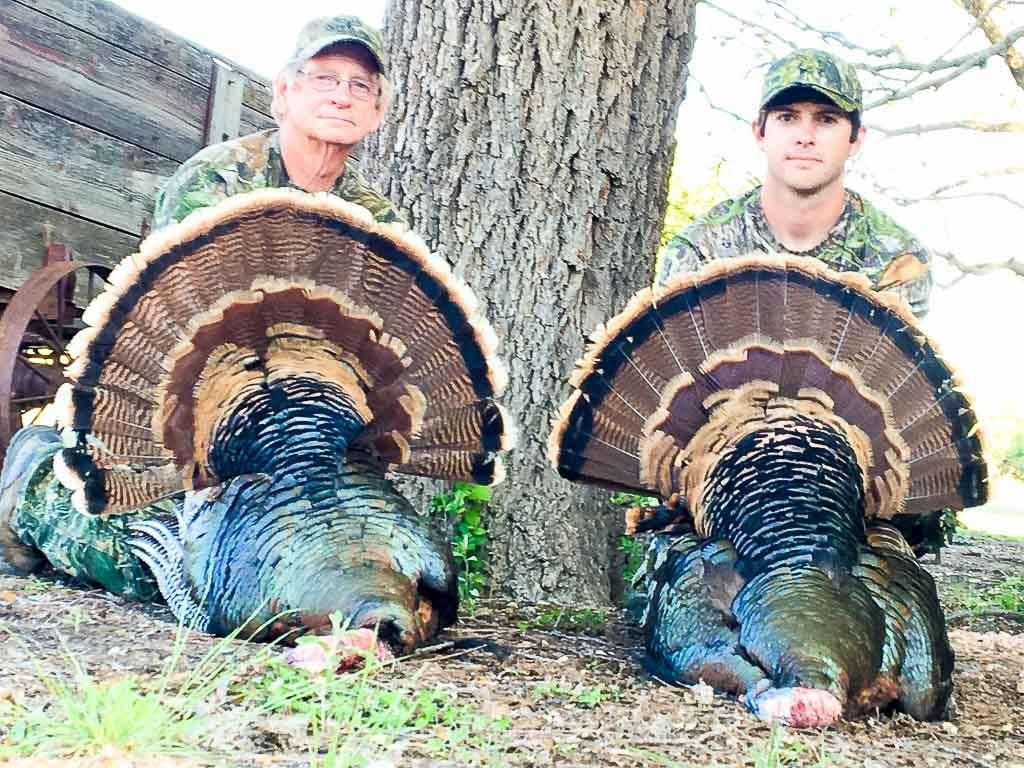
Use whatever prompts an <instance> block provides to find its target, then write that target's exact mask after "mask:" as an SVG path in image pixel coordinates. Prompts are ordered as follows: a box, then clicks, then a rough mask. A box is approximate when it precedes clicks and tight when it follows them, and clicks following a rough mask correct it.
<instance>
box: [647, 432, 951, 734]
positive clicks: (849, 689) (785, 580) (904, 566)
mask: <svg viewBox="0 0 1024 768" xmlns="http://www.w3.org/2000/svg"><path fill="white" fill-rule="evenodd" d="M863 496H864V494H863V481H862V477H861V471H860V469H859V467H858V464H857V461H856V458H855V456H854V454H853V451H852V449H851V448H850V446H849V445H848V444H847V443H846V441H845V438H844V437H843V435H841V434H839V433H838V432H836V431H834V430H832V429H830V428H829V427H827V426H823V425H820V424H816V423H815V422H814V421H813V420H811V419H788V420H786V421H785V422H782V423H778V424H775V425H773V428H772V429H770V430H760V431H755V432H753V433H751V434H749V435H747V436H746V437H744V438H743V439H742V440H740V441H739V442H738V443H737V444H736V446H735V447H734V448H733V449H731V450H730V451H728V452H726V453H725V454H723V456H722V457H721V459H720V460H719V462H718V464H717V465H716V466H715V468H714V469H713V470H712V472H711V474H710V478H709V482H708V484H707V485H706V486H705V496H704V505H705V510H706V514H707V519H708V521H709V531H708V538H707V539H706V540H703V541H701V540H698V538H697V537H696V536H695V535H693V534H692V533H689V534H683V535H682V536H679V535H676V536H670V535H665V534H662V535H660V536H659V540H658V541H657V542H656V543H655V544H654V545H653V547H654V550H655V552H656V553H658V554H657V555H656V557H657V559H658V560H660V562H658V564H657V567H655V568H653V570H652V572H651V573H650V574H649V576H648V583H647V584H646V588H647V590H648V593H647V594H648V599H649V604H648V606H647V612H646V618H645V629H646V631H647V636H648V650H649V652H650V659H651V665H652V668H653V669H655V670H656V671H657V672H658V673H660V675H662V676H664V677H666V678H667V679H669V680H673V681H678V682H687V683H694V682H696V681H698V680H701V679H703V680H704V681H705V682H707V683H708V684H710V685H712V686H714V687H715V688H718V689H720V690H723V691H728V692H731V693H734V694H737V695H742V696H743V697H744V700H745V702H746V704H747V706H748V707H749V708H750V709H751V710H752V711H754V712H755V713H758V714H760V715H762V716H764V717H766V718H770V719H782V720H785V721H786V722H788V723H790V724H791V725H794V726H797V727H801V726H816V725H827V724H829V723H831V722H833V721H834V720H835V719H837V718H838V717H839V716H840V715H844V716H848V717H852V716H857V715H860V714H863V713H865V712H869V711H873V710H875V709H878V708H883V709H884V708H886V707H888V706H890V705H892V706H895V707H897V708H899V709H901V710H903V711H907V712H910V713H911V714H913V715H914V716H915V717H917V718H919V719H936V718H939V717H942V716H943V715H944V713H945V708H946V705H947V702H948V700H949V696H950V694H951V692H952V682H951V673H952V669H953V653H952V650H951V649H950V647H949V643H948V640H947V638H946V632H945V627H944V624H943V620H942V613H941V610H940V609H939V604H938V598H937V595H936V591H935V587H934V583H933V582H932V580H931V577H930V576H929V575H928V574H927V572H925V571H924V570H923V569H922V568H921V567H920V566H919V565H918V564H917V562H916V561H915V560H914V559H913V558H912V557H910V556H908V555H907V554H906V553H903V552H899V551H896V550H894V549H891V548H886V547H884V546H882V545H881V544H879V545H877V546H875V547H872V546H871V545H869V543H868V537H867V530H866V527H865V523H864V511H863V507H864V498H863ZM887 528H888V531H889V532H890V533H891V534H895V535H897V536H898V533H896V532H895V529H893V528H891V527H888V526H887Z"/></svg>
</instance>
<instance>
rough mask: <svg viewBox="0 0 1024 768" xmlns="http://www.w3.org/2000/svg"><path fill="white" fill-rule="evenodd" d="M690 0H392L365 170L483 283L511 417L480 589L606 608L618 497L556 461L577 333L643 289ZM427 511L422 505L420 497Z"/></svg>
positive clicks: (663, 184) (689, 33)
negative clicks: (557, 419) (551, 446)
mask: <svg viewBox="0 0 1024 768" xmlns="http://www.w3.org/2000/svg"><path fill="white" fill-rule="evenodd" d="M695 4H696V0H531V1H530V2H522V1H519V2H514V1H513V0H392V3H391V6H390V8H389V10H388V14H387V19H386V22H385V37H386V46H387V51H386V53H387V56H388V60H389V75H390V77H391V79H392V81H393V82H394V83H395V85H396V97H395V103H394V105H393V106H392V108H391V113H390V115H389V117H388V119H387V121H386V122H385V124H384V125H383V126H382V127H381V129H380V131H379V132H378V134H377V135H376V136H375V137H374V139H373V140H372V141H371V142H370V143H369V144H368V146H367V148H366V150H367V151H366V158H365V160H364V162H365V164H366V166H367V171H368V172H369V174H370V176H371V177H372V178H374V179H375V180H376V181H377V182H378V183H379V184H380V185H381V188H382V189H383V191H384V192H385V194H387V195H389V196H390V197H391V198H392V199H393V200H394V201H395V202H396V203H397V205H398V206H399V208H400V209H401V210H402V211H403V212H405V213H406V215H408V216H409V218H410V220H411V223H412V226H413V228H414V229H415V230H416V231H417V232H419V234H420V235H421V236H423V237H424V238H425V239H426V240H427V242H428V243H429V244H430V246H431V247H432V248H433V249H435V250H436V251H438V252H439V253H441V254H442V255H443V256H445V257H446V258H447V259H448V261H449V262H450V263H451V264H452V266H453V267H454V269H455V270H456V271H457V272H458V273H459V274H461V275H462V276H463V277H464V278H465V279H466V280H467V282H468V283H469V284H470V285H471V286H472V287H473V289H474V290H475V291H476V293H477V295H478V297H480V299H481V301H482V303H483V304H484V306H485V307H486V310H487V315H488V317H489V318H490V319H491V321H492V322H493V323H494V326H495V330H496V331H497V332H498V337H499V339H500V340H501V347H500V349H501V355H502V357H503V358H504V360H505V362H506V363H507V364H508V366H509V369H510V375H511V384H510V386H509V391H508V392H507V394H506V395H505V397H504V398H503V402H504V404H505V405H506V407H508V409H509V410H510V411H511V413H512V414H513V415H514V417H515V418H516V420H517V422H518V426H519V430H520V435H519V446H518V448H517V449H516V451H514V452H513V453H512V454H511V455H510V457H509V469H510V471H509V478H508V480H507V481H506V483H505V484H504V485H503V486H500V487H499V489H497V491H496V493H495V497H494V502H493V503H492V514H491V518H490V520H489V528H490V530H489V532H490V536H491V550H490V563H491V572H492V584H493V586H494V589H495V590H496V591H497V592H498V593H501V594H506V595H510V596H514V597H516V598H519V599H524V600H530V601H541V600H544V601H548V600H550V601H556V602H563V603H564V602H586V603H589V604H601V603H606V602H607V601H608V599H609V596H610V594H611V593H612V591H613V589H614V586H613V584H614V574H613V573H612V569H611V568H610V567H609V566H610V563H611V561H612V560H613V553H614V544H615V542H616V541H617V538H618V537H617V532H618V531H619V530H620V526H621V510H614V509H613V508H611V507H610V505H609V504H608V503H607V501H606V499H607V496H608V494H607V493H605V492H597V491H590V490H586V489H584V488H582V487H580V486H573V485H571V484H569V483H567V482H565V481H563V480H561V479H560V478H559V477H557V475H556V474H555V472H554V471H553V470H552V469H551V468H550V466H549V465H548V461H547V456H546V440H547V435H548V432H549V430H550V425H551V418H552V416H553V415H554V414H555V412H556V411H557V408H558V406H559V405H560V404H561V402H562V401H563V399H564V398H565V396H566V395H567V393H568V389H567V386H566V379H567V377H568V374H569V373H570V371H571V369H572V364H573V362H574V361H575V360H576V359H577V358H578V357H579V356H580V354H581V353H582V352H583V348H584V341H585V337H586V335H587V334H589V332H590V331H592V330H593V329H594V327H595V326H596V325H597V324H598V323H599V322H602V321H603V320H605V319H607V318H608V317H609V316H610V315H611V314H613V313H615V312H617V311H618V310H620V309H621V308H622V307H624V306H625V303H626V301H627V300H628V299H629V297H630V296H631V295H632V294H633V293H634V292H635V291H636V290H638V289H640V288H642V287H643V286H645V285H647V284H649V282H650V279H651V273H652V265H653V257H654V253H655V250H656V248H657V245H658V239H659V235H660V230H661V224H662V218H663V213H664V206H665V197H666V192H667V183H668V173H669V169H670V166H671V160H672V154H673V149H674V139H673V133H674V128H675V120H676V112H677V109H678V107H679V104H680V102H681V101H682V98H683V93H684V83H685V80H686V74H687V71H686V66H687V62H688V60H689V57H690V52H691V49H692V43H693V28H694V13H693V11H694V5H695ZM421 506H422V503H421Z"/></svg>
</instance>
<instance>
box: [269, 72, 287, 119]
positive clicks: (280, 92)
mask: <svg viewBox="0 0 1024 768" xmlns="http://www.w3.org/2000/svg"><path fill="white" fill-rule="evenodd" d="M287 91H288V75H287V74H286V73H285V72H283V71H282V72H279V73H278V74H277V77H275V78H274V82H273V84H272V86H271V100H270V114H272V115H273V116H274V119H275V120H277V122H278V123H279V124H280V122H281V120H283V119H284V116H285V113H286V112H287V108H286V105H287V103H288V97H287V95H286V94H287Z"/></svg>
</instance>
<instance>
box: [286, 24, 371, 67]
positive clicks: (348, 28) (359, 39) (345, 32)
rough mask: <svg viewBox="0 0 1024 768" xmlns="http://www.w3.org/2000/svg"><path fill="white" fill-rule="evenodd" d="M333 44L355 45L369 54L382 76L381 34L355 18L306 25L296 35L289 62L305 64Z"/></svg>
mask: <svg viewBox="0 0 1024 768" xmlns="http://www.w3.org/2000/svg"><path fill="white" fill-rule="evenodd" d="M336 43H356V44H357V45H361V46H363V47H364V48H365V49H366V50H368V51H369V52H370V55H372V56H373V58H374V60H375V61H376V62H377V69H378V70H379V71H380V73H381V74H382V75H383V74H385V71H384V69H385V67H384V41H383V40H382V39H381V36H380V33H379V32H378V31H377V30H376V29H374V28H373V27H371V26H370V25H369V24H367V23H365V22H364V21H363V20H362V19H360V18H359V17H358V16H327V17H324V18H320V19H313V20H312V21H310V22H307V23H306V25H305V26H304V27H303V28H302V31H301V32H299V40H298V42H297V43H296V44H295V53H293V54H292V58H291V60H292V61H306V60H307V59H311V58H313V57H314V56H316V55H317V54H318V53H320V51H322V50H323V49H324V48H327V47H328V46H330V45H335V44H336Z"/></svg>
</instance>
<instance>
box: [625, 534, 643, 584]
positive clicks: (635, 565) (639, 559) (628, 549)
mask: <svg viewBox="0 0 1024 768" xmlns="http://www.w3.org/2000/svg"><path fill="white" fill-rule="evenodd" d="M644 551H645V550H644V545H643V542H642V541H640V540H638V539H634V538H633V537H632V536H621V537H620V538H619V552H621V553H622V554H623V555H625V562H624V563H623V564H622V580H623V581H624V582H626V584H630V583H632V581H633V577H634V576H635V575H636V572H637V571H639V570H640V566H642V565H643V564H644Z"/></svg>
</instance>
